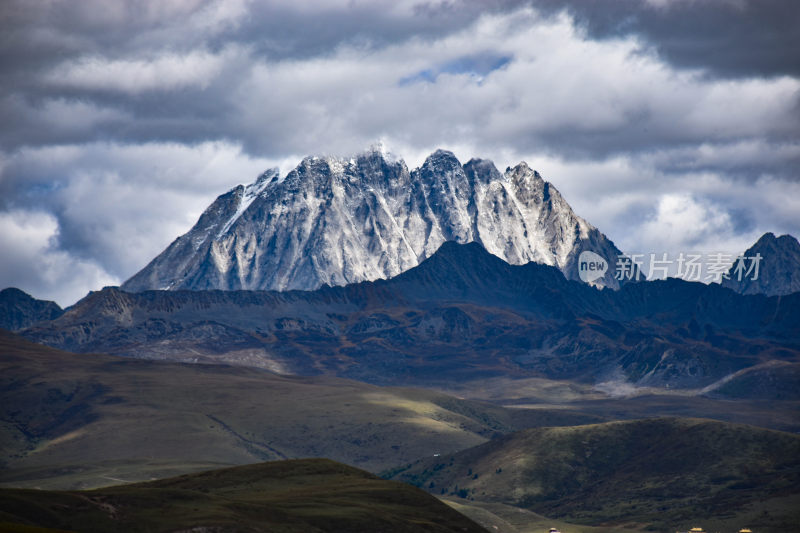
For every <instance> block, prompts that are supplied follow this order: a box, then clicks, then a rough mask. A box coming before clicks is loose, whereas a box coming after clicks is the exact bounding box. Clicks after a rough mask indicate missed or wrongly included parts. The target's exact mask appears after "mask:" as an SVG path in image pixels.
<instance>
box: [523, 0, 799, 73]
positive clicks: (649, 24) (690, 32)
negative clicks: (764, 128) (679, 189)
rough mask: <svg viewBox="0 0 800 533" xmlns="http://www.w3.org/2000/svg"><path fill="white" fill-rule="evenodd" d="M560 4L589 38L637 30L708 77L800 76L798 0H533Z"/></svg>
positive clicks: (553, 7)
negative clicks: (585, 31)
mask: <svg viewBox="0 0 800 533" xmlns="http://www.w3.org/2000/svg"><path fill="white" fill-rule="evenodd" d="M535 4H536V5H537V6H539V7H540V8H542V9H543V10H545V11H547V12H558V11H560V10H562V9H563V8H564V7H565V6H567V7H568V9H569V10H570V12H571V13H573V14H574V15H575V17H576V20H577V22H578V23H579V24H581V25H583V26H584V27H585V28H587V30H588V33H589V35H590V36H591V37H593V38H601V39H602V38H612V37H619V36H623V35H630V34H636V35H640V36H641V37H642V38H643V39H644V40H645V41H647V42H648V43H650V45H651V46H653V47H654V48H655V49H656V50H657V51H658V53H659V54H660V55H661V56H663V57H664V58H665V59H666V60H667V61H669V62H670V63H671V64H672V65H674V66H677V67H686V68H696V69H702V70H704V71H705V72H707V73H708V74H710V75H713V76H723V77H750V76H798V75H800V55H799V54H798V50H800V32H798V31H797V28H798V27H800V4H798V3H797V2H796V1H794V0H646V1H642V0H615V1H611V2H587V1H585V0H536V2H535Z"/></svg>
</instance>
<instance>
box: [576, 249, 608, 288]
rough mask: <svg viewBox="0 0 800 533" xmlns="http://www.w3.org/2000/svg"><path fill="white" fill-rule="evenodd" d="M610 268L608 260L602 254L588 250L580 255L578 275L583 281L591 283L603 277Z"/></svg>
mask: <svg viewBox="0 0 800 533" xmlns="http://www.w3.org/2000/svg"><path fill="white" fill-rule="evenodd" d="M606 270H608V262H607V261H606V260H605V259H603V258H602V257H601V256H599V255H597V254H596V253H594V252H590V251H588V250H586V251H584V252H581V255H579V256H578V276H580V278H581V280H582V281H585V282H586V283H591V282H593V281H594V280H596V279H600V278H602V277H603V274H605V273H606Z"/></svg>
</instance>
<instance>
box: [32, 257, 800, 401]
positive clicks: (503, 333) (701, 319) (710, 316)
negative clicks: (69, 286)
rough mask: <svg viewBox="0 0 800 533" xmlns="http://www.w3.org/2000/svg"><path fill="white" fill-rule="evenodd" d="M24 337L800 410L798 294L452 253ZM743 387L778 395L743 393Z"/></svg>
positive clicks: (85, 308)
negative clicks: (598, 281)
mask: <svg viewBox="0 0 800 533" xmlns="http://www.w3.org/2000/svg"><path fill="white" fill-rule="evenodd" d="M22 333H23V335H25V336H26V337H27V338H29V339H31V340H34V341H36V342H42V343H45V344H48V345H51V346H55V347H59V348H62V349H66V350H70V351H76V352H105V353H111V354H120V355H127V356H133V357H146V358H157V359H171V360H179V361H199V362H224V363H233V364H242V365H249V366H260V367H264V368H268V369H270V370H274V371H278V372H282V373H290V374H305V375H314V374H330V375H338V376H342V377H348V378H353V379H358V380H363V381H367V382H371V383H377V384H415V385H420V384H423V385H424V384H433V383H437V382H438V383H446V382H451V383H453V382H466V381H469V380H473V379H479V378H486V377H491V376H506V377H530V376H542V377H548V378H558V379H577V380H581V381H588V382H598V381H609V382H615V381H619V382H621V383H624V384H628V385H630V384H634V385H636V386H640V387H661V388H663V387H673V388H690V389H696V390H697V392H702V393H704V394H715V393H720V394H721V393H723V392H724V391H728V394H733V395H738V394H745V395H747V396H748V397H764V398H773V397H775V396H776V395H783V397H787V395H788V397H793V396H796V394H797V390H798V389H797V387H796V385H797V376H798V373H797V372H796V371H795V370H792V369H796V366H795V365H797V364H798V363H800V293H796V294H792V295H789V296H784V297H766V296H763V295H738V294H736V293H734V292H732V291H730V290H728V289H725V288H723V287H720V286H719V285H704V284H701V283H689V282H685V281H681V280H676V279H669V280H665V281H653V282H647V283H633V284H627V285H626V286H624V287H623V288H622V289H621V290H619V291H611V290H597V289H595V288H593V287H590V286H589V285H587V284H585V283H582V282H575V281H571V280H567V279H565V278H564V276H563V275H562V273H561V272H560V271H559V270H558V269H557V268H555V267H550V266H547V265H541V264H537V263H528V264H526V265H522V266H515V265H509V264H508V263H506V262H505V261H503V260H502V259H500V258H498V257H496V256H494V255H492V254H489V253H488V252H487V251H486V250H484V249H483V248H482V247H481V246H480V245H478V244H475V243H472V244H467V245H459V244H456V243H452V242H448V243H445V244H444V245H442V247H441V248H440V249H439V250H438V251H437V252H436V253H435V254H433V255H432V256H431V257H430V258H429V259H427V260H425V261H424V262H423V263H422V264H420V265H419V266H418V267H415V268H412V269H411V270H409V271H407V272H405V273H403V274H401V275H399V276H396V277H395V278H392V279H390V280H378V281H375V282H362V283H359V284H353V285H348V286H346V287H324V288H322V289H319V290H317V291H310V292H309V291H288V292H263V291H146V292H142V293H128V292H124V291H122V290H120V289H116V288H106V289H103V290H102V291H99V292H95V293H91V294H90V295H89V296H87V297H86V298H85V299H83V300H82V301H80V302H78V303H77V304H76V305H75V306H73V307H72V308H70V309H69V310H67V311H66V312H65V313H64V314H63V315H62V316H61V317H59V318H57V319H55V320H53V321H50V322H44V323H40V324H38V325H36V326H33V327H31V328H29V329H27V330H24V331H23V332H22ZM754 373H756V374H754ZM755 375H759V376H761V377H760V378H759V379H756V380H753V377H754V376H755ZM746 379H750V380H751V382H752V383H770V385H769V386H764V387H763V388H758V389H754V390H742V389H741V387H737V386H736V384H737V382H738V381H739V380H746Z"/></svg>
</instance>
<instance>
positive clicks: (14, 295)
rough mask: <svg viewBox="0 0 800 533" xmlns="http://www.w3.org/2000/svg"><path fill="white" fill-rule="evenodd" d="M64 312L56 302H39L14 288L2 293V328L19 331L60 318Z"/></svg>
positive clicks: (0, 295) (0, 292) (0, 297)
mask: <svg viewBox="0 0 800 533" xmlns="http://www.w3.org/2000/svg"><path fill="white" fill-rule="evenodd" d="M63 312H64V311H63V310H62V309H61V307H59V306H58V304H56V303H55V302H50V301H45V300H37V299H36V298H33V297H32V296H31V295H29V294H27V293H26V292H23V291H21V290H19V289H16V288H14V287H9V288H8V289H3V290H2V291H0V328H3V329H7V330H9V331H19V330H21V329H25V328H27V327H30V326H32V325H33V324H35V323H37V322H41V321H43V320H53V319H55V318H58V317H59V316H61V314H62V313H63Z"/></svg>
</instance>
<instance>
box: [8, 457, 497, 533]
mask: <svg viewBox="0 0 800 533" xmlns="http://www.w3.org/2000/svg"><path fill="white" fill-rule="evenodd" d="M18 524H25V525H29V526H41V527H46V528H58V529H59V530H66V531H76V532H77V531H80V532H81V533H93V532H103V533H106V532H108V531H118V532H128V531H150V532H167V531H170V532H174V531H193V532H212V531H213V532H215V533H226V532H234V531H236V532H239V531H250V532H254V533H255V532H260V531H263V532H276V533H294V532H297V533H300V532H302V533H321V532H336V533H339V532H352V533H355V532H364V533H373V532H375V531H381V532H385V533H394V532H397V533H401V532H402V533H405V532H411V531H427V532H431V533H448V532H453V533H455V532H464V533H468V532H481V531H485V530H484V529H483V528H481V527H480V526H478V525H477V524H476V523H474V522H472V521H471V520H470V519H468V518H466V517H465V516H463V515H460V514H459V513H457V512H456V511H454V510H452V509H451V508H449V507H448V506H446V505H445V504H443V503H441V502H440V501H439V500H437V499H436V498H434V497H432V496H430V495H429V494H427V493H425V492H424V491H422V490H419V489H416V488H414V487H411V486H409V485H406V484H403V483H397V482H391V481H385V480H383V479H380V478H378V477H376V476H374V475H372V474H369V473H367V472H364V471H363V470H358V469H356V468H352V467H349V466H345V465H342V464H339V463H335V462H333V461H329V460H325V459H306V460H291V461H276V462H269V463H260V464H253V465H246V466H239V467H233V468H225V469H217V470H211V471H206V472H200V473H196V474H191V475H184V476H181V477H176V478H170V479H161V480H158V481H151V482H147V483H137V484H131V485H125V486H116V487H108V488H104V489H97V490H92V491H84V492H79V491H71V492H66V491H65V492H57V491H40V490H24V489H0V531H17V532H19V531H25V530H23V529H19V528H17V525H18ZM34 531H36V530H34Z"/></svg>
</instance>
